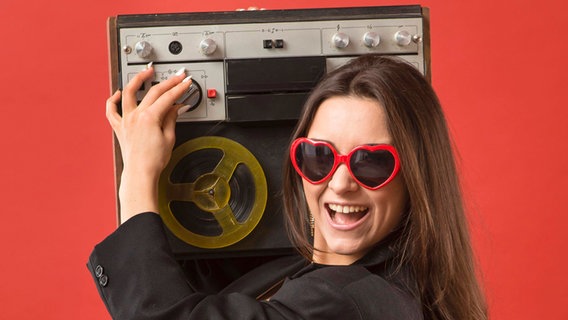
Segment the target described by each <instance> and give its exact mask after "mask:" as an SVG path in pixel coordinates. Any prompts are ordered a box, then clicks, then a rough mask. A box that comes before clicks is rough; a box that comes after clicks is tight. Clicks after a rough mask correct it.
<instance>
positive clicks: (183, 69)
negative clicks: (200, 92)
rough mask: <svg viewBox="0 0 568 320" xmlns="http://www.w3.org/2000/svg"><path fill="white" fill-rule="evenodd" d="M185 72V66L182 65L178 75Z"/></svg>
mask: <svg viewBox="0 0 568 320" xmlns="http://www.w3.org/2000/svg"><path fill="white" fill-rule="evenodd" d="M184 73H185V67H182V68H181V69H179V70H178V71H177V72H176V76H181V75H182V74H184Z"/></svg>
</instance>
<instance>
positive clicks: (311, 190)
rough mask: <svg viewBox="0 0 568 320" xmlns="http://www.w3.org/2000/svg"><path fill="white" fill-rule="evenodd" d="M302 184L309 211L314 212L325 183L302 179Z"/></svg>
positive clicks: (317, 206)
mask: <svg viewBox="0 0 568 320" xmlns="http://www.w3.org/2000/svg"><path fill="white" fill-rule="evenodd" d="M302 186H303V187H304V195H305V197H306V202H307V203H308V207H309V208H310V212H312V214H313V213H316V212H317V210H318V208H319V204H318V203H319V198H320V196H321V194H322V192H323V190H324V189H325V184H320V185H315V184H311V183H309V182H306V181H305V180H302Z"/></svg>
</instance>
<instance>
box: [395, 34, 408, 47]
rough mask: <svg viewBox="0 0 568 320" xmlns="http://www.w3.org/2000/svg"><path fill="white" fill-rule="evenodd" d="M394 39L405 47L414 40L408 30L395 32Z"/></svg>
mask: <svg viewBox="0 0 568 320" xmlns="http://www.w3.org/2000/svg"><path fill="white" fill-rule="evenodd" d="M394 41H396V44H398V45H399V46H401V47H404V46H407V45H409V44H410V42H412V35H411V34H410V33H409V32H408V31H406V30H401V31H397V32H396V33H395V34H394Z"/></svg>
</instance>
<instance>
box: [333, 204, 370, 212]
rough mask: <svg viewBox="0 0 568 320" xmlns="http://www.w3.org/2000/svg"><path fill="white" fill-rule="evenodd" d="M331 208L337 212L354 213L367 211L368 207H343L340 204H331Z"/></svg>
mask: <svg viewBox="0 0 568 320" xmlns="http://www.w3.org/2000/svg"><path fill="white" fill-rule="evenodd" d="M329 208H330V209H331V210H333V211H335V212H341V213H353V212H361V211H365V210H367V207H362V206H342V205H339V204H330V205H329Z"/></svg>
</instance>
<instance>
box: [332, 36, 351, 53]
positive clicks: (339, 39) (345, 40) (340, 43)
mask: <svg viewBox="0 0 568 320" xmlns="http://www.w3.org/2000/svg"><path fill="white" fill-rule="evenodd" d="M331 41H332V42H333V45H334V46H335V47H336V48H339V49H343V48H346V47H347V46H348V45H349V36H348V35H346V34H345V33H343V32H338V33H336V34H334V35H333V37H332V38H331Z"/></svg>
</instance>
